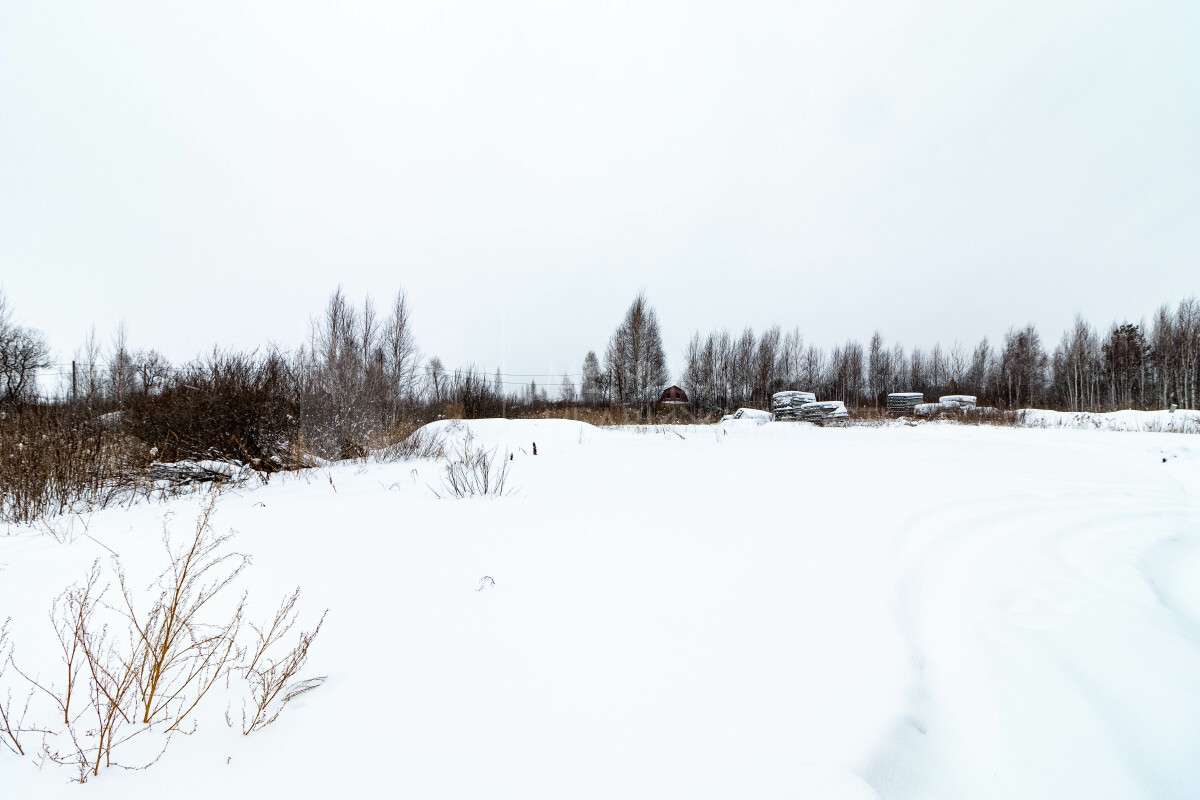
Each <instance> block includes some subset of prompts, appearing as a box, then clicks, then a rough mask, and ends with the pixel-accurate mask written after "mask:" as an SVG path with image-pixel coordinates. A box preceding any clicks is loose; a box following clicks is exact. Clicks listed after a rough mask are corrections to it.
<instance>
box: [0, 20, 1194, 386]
mask: <svg viewBox="0 0 1200 800" xmlns="http://www.w3.org/2000/svg"><path fill="white" fill-rule="evenodd" d="M339 283H340V284H341V285H342V286H343V287H344V288H345V290H346V292H347V293H348V294H349V295H350V296H351V297H353V298H361V297H362V296H363V295H365V294H366V293H368V292H369V293H371V294H372V295H374V296H375V298H376V299H377V300H378V301H379V302H380V303H387V302H388V300H389V298H390V296H391V295H392V294H394V292H395V291H396V289H397V288H399V287H404V288H405V289H406V290H407V291H408V294H409V298H410V301H411V303H412V306H413V310H414V314H415V325H416V333H417V337H418V342H419V344H420V346H421V348H422V350H423V352H424V353H425V354H426V355H434V354H436V355H438V356H440V357H441V358H442V360H443V361H444V362H446V363H447V364H448V365H451V366H453V365H457V364H463V363H466V362H474V363H476V364H478V365H480V366H482V367H484V368H486V369H488V370H489V371H491V370H493V369H495V367H496V366H497V365H501V364H502V365H503V366H504V368H505V371H506V372H512V373H559V372H563V371H568V372H578V371H579V368H580V364H581V362H582V360H583V357H584V355H585V354H586V353H587V351H588V350H589V349H595V350H596V351H597V352H601V353H602V352H603V347H604V344H605V342H606V341H607V339H608V337H609V335H610V334H611V332H612V329H613V328H614V327H615V326H616V324H617V323H618V322H619V320H620V318H621V316H622V314H623V313H624V311H625V309H626V308H627V306H628V305H629V303H630V301H631V300H632V299H633V297H634V295H635V294H636V293H637V292H638V291H639V290H645V292H646V294H647V296H648V297H649V299H650V302H651V303H652V305H653V306H654V307H655V308H656V309H657V311H658V314H659V317H660V320H661V323H662V327H663V333H664V342H665V345H666V347H667V353H668V357H669V362H670V363H669V366H670V368H671V369H672V372H673V373H674V374H676V375H677V374H678V371H679V369H680V368H681V366H682V363H681V362H682V352H683V348H684V345H685V344H686V342H687V339H688V338H689V337H690V336H691V335H692V333H694V332H695V331H697V330H701V331H704V332H707V331H709V330H711V329H713V328H717V327H729V328H731V329H734V330H740V329H741V328H742V327H744V326H746V325H751V326H753V327H754V328H755V330H756V331H757V330H761V329H762V328H764V327H765V326H767V325H770V324H772V323H779V324H781V325H783V326H784V327H785V328H791V327H792V326H795V325H798V326H799V327H800V329H801V331H802V332H803V333H804V335H805V337H806V339H807V340H808V341H812V342H816V343H818V344H821V345H822V346H829V345H832V344H834V343H838V342H842V341H845V340H846V339H847V338H851V337H853V338H857V339H860V340H862V341H864V342H865V340H866V339H868V338H869V337H870V335H871V333H872V331H873V330H874V329H876V328H878V329H880V330H881V331H882V333H883V335H884V337H885V338H886V340H887V341H888V342H889V343H891V342H895V341H900V342H902V343H903V344H904V345H905V346H912V345H914V344H919V345H922V346H928V345H929V344H932V343H933V342H935V341H941V342H943V343H944V344H947V345H949V344H950V343H952V342H953V341H954V340H956V339H957V340H960V341H962V342H964V343H974V342H975V341H977V340H978V339H979V338H980V337H981V336H985V335H986V336H989V337H992V338H993V339H995V338H996V337H999V336H1000V335H1002V334H1003V332H1004V330H1005V329H1007V328H1008V327H1009V326H1011V325H1019V324H1024V323H1026V322H1033V323H1035V324H1037V325H1038V326H1039V328H1040V329H1041V331H1042V335H1043V338H1044V339H1045V340H1047V342H1048V343H1050V344H1053V343H1054V342H1056V341H1057V339H1058V337H1059V335H1060V333H1061V331H1062V330H1063V328H1064V327H1065V326H1066V325H1067V324H1069V322H1070V320H1071V318H1072V317H1073V316H1074V314H1075V313H1077V312H1081V313H1083V314H1084V316H1085V317H1087V318H1088V319H1090V320H1091V321H1092V322H1094V323H1096V324H1098V325H1107V324H1108V323H1110V322H1112V321H1113V320H1114V319H1117V320H1121V319H1125V318H1132V319H1133V320H1135V321H1136V320H1137V319H1138V318H1140V317H1141V316H1143V315H1149V314H1151V313H1152V312H1153V311H1154V310H1155V308H1157V307H1158V306H1159V305H1160V304H1162V303H1171V304H1175V303H1177V302H1178V301H1179V300H1181V299H1182V298H1184V297H1186V296H1190V295H1192V294H1195V293H1197V292H1200V3H1197V2H1195V1H1194V0H1187V1H1186V2H1177V3H1167V2H1164V3H1155V2H1128V3H1124V2H1097V1H1096V0H1087V1H1086V2H1082V1H1081V2H1046V1H1045V0H1036V1H1035V2H1014V1H1013V0H1003V2H991V3H967V2H946V3H932V2H930V3H925V2H918V3H905V2H874V3H854V2H843V1H842V0H838V2H830V1H829V0H822V1H821V2H796V0H791V1H790V2H778V3H775V2H759V3H754V2H746V3H735V2H721V3H706V2H697V1H696V0H687V2H680V3H674V2H648V3H647V2H639V3H633V2H605V3H577V2H563V1H562V0H546V2H540V3H538V2H521V1H519V0H505V2H496V0H485V1H484V2H441V3H436V2H421V3H401V2H394V1H391V2H379V3H371V2H366V1H365V0H360V1H359V2H348V3H305V2H295V0H292V1H291V2H279V3H267V2H247V0H236V1H235V2H234V1H230V2H226V1H225V0H205V2H192V3H176V2H171V3H165V2H157V1H155V2H123V3H122V2H72V3H66V2H53V1H52V0H30V1H29V2H26V0H5V2H3V3H0V284H2V286H3V288H4V290H5V292H6V293H7V295H8V298H9V301H10V303H11V304H12V305H13V306H14V308H15V310H16V313H17V316H18V317H19V318H20V320H21V321H22V322H24V323H25V324H28V325H31V326H33V327H37V328H40V329H42V330H43V331H45V332H46V334H47V336H48V337H49V339H50V343H51V346H52V347H53V349H54V351H55V354H56V356H57V357H59V358H60V359H65V360H66V361H69V360H70V357H71V354H72V352H73V351H74V350H75V349H76V348H77V347H78V346H79V344H80V343H81V341H82V339H83V337H84V335H85V334H86V332H87V330H88V329H89V328H90V327H91V325H92V324H93V323H94V324H95V325H96V326H97V328H98V329H99V331H100V332H101V333H102V334H103V335H104V337H105V338H106V339H107V337H108V335H109V334H110V332H111V330H112V329H113V327H114V326H115V325H116V324H117V322H118V321H119V320H120V319H122V318H123V319H124V320H125V321H126V323H127V325H128V327H129V332H130V338H131V342H132V344H133V345H134V346H135V347H144V346H154V347H158V348H159V349H160V350H162V351H163V352H164V353H166V354H167V355H168V356H170V357H171V358H172V359H175V360H182V359H186V358H188V357H191V356H193V355H195V354H197V353H198V352H200V351H205V350H208V349H210V348H211V347H212V346H213V345H214V344H220V345H222V346H237V347H250V346H254V345H257V344H261V343H264V342H266V341H268V340H273V341H276V342H278V343H280V344H284V345H294V344H297V343H299V342H300V341H301V340H302V339H303V336H304V333H305V329H306V326H307V321H308V319H309V317H310V316H311V315H312V314H314V313H315V312H317V311H319V309H320V307H321V306H322V304H323V303H324V301H325V299H326V298H327V296H328V294H329V292H330V291H331V290H332V289H333V288H334V287H335V286H336V285H337V284H339Z"/></svg>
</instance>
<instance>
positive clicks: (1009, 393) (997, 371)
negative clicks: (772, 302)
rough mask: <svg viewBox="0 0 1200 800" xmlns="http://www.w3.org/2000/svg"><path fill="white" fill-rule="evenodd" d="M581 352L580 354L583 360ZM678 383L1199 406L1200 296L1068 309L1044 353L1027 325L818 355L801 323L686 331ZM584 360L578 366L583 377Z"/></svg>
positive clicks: (743, 392) (874, 340) (695, 390)
mask: <svg viewBox="0 0 1200 800" xmlns="http://www.w3.org/2000/svg"><path fill="white" fill-rule="evenodd" d="M589 358H590V355H589ZM683 363H684V367H683V371H682V373H681V375H680V385H681V387H682V388H683V389H684V391H685V392H687V394H688V398H689V400H690V402H691V403H692V405H693V406H694V407H695V408H696V409H697V410H713V411H717V410H728V409H731V408H736V407H739V406H751V407H753V406H757V407H760V408H766V407H768V404H769V401H770V397H771V395H772V394H773V393H775V392H777V391H781V390H785V389H800V390H804V391H812V392H815V393H816V394H817V396H818V397H819V398H821V399H830V400H842V401H845V402H846V403H848V404H851V405H855V406H860V407H862V406H873V407H881V406H883V405H884V404H885V401H886V397H887V395H888V393H890V392H922V393H924V394H925V395H926V396H927V398H929V399H935V398H936V397H937V396H939V395H945V394H971V395H975V396H976V397H977V398H978V400H979V402H980V404H983V405H990V406H995V407H999V408H1008V409H1012V408H1028V407H1042V408H1050V409H1057V410H1065V411H1111V410H1115V409H1123V408H1142V409H1145V408H1166V407H1169V406H1170V405H1172V404H1176V405H1179V406H1182V407H1185V408H1194V407H1196V405H1197V404H1200V396H1198V393H1200V301H1197V299H1196V298H1194V297H1193V298H1189V299H1186V300H1183V301H1182V302H1180V303H1179V304H1178V305H1177V306H1176V307H1174V308H1171V307H1168V306H1163V307H1161V308H1160V309H1159V310H1158V312H1157V313H1156V314H1155V315H1154V317H1153V318H1152V319H1151V321H1150V323H1149V324H1146V323H1139V324H1132V323H1128V322H1125V323H1120V324H1117V323H1114V324H1112V325H1111V326H1109V328H1108V329H1106V330H1104V331H1098V330H1097V329H1096V328H1095V327H1094V326H1093V325H1092V324H1091V323H1089V322H1087V321H1086V320H1084V319H1083V318H1082V317H1081V316H1077V317H1076V318H1075V321H1074V323H1073V325H1072V326H1071V328H1070V329H1068V330H1067V331H1065V332H1064V333H1063V334H1062V337H1061V338H1060V339H1059V341H1058V344H1057V345H1056V346H1054V348H1053V349H1048V348H1047V346H1046V344H1045V343H1044V342H1043V340H1042V337H1041V335H1040V333H1039V332H1038V330H1037V328H1036V327H1035V326H1034V325H1025V326H1023V327H1019V328H1010V329H1009V330H1008V332H1007V333H1005V335H1004V338H1003V339H1002V340H1001V341H1000V342H998V343H996V344H995V345H993V344H992V343H991V342H990V341H989V340H988V339H987V338H984V339H982V340H980V341H979V342H978V344H976V345H974V346H973V347H964V346H962V345H960V344H959V343H957V342H956V343H955V344H953V345H952V346H951V347H949V348H946V347H943V346H942V345H941V344H935V345H934V346H933V347H932V348H929V349H927V350H926V349H923V348H920V347H914V348H912V349H911V350H906V349H905V348H904V347H903V346H902V345H900V344H898V343H892V344H889V343H887V342H886V341H885V340H884V338H883V336H882V334H881V333H880V332H879V331H876V332H875V333H874V334H873V335H872V336H871V339H870V341H869V342H868V343H867V345H866V346H865V347H864V346H863V345H862V344H861V343H860V342H858V341H855V340H850V341H847V342H845V343H844V344H841V345H836V346H834V347H833V348H831V349H830V350H828V351H826V350H824V349H822V348H820V347H818V346H816V345H814V344H806V343H805V341H804V337H803V335H802V334H801V333H800V330H799V329H798V328H797V329H793V330H791V331H789V332H787V333H784V332H783V331H782V329H781V328H780V327H779V326H773V327H770V328H768V329H767V330H766V331H764V332H763V333H761V334H759V335H755V333H754V331H753V330H752V329H750V328H746V329H745V330H743V331H742V333H741V334H740V335H737V336H734V335H732V334H730V332H729V331H728V330H718V331H713V332H711V333H709V334H707V335H705V336H702V335H701V334H700V333H696V334H695V335H694V336H693V337H692V339H691V340H690V341H689V342H688V345H687V348H686V350H685V352H684V358H683ZM586 371H587V362H586V361H585V372H586Z"/></svg>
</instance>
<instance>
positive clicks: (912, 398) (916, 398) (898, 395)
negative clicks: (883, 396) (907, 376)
mask: <svg viewBox="0 0 1200 800" xmlns="http://www.w3.org/2000/svg"><path fill="white" fill-rule="evenodd" d="M923 402H925V395H923V394H921V393H920V392H892V393H891V394H889V395H888V396H887V411H888V413H889V414H901V415H907V414H911V413H913V410H914V409H915V408H916V407H917V406H918V405H919V404H921V403H923Z"/></svg>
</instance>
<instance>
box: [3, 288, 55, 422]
mask: <svg viewBox="0 0 1200 800" xmlns="http://www.w3.org/2000/svg"><path fill="white" fill-rule="evenodd" d="M48 366H50V348H49V347H48V346H47V345H46V339H45V337H44V336H42V333H41V332H40V331H36V330H33V329H32V328H25V327H22V326H20V325H17V324H16V323H15V322H13V319H12V310H11V308H10V307H9V305H8V300H7V298H6V297H5V296H4V293H3V291H0V405H3V404H15V403H19V402H22V401H24V400H28V399H29V398H30V397H31V396H32V395H33V392H34V389H35V387H36V385H37V373H38V370H41V369H45V368H46V367H48Z"/></svg>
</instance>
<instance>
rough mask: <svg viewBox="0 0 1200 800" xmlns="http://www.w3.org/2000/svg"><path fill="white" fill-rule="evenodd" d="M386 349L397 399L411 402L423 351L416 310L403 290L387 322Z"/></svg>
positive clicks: (389, 377)
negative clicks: (415, 323) (418, 338)
mask: <svg viewBox="0 0 1200 800" xmlns="http://www.w3.org/2000/svg"><path fill="white" fill-rule="evenodd" d="M383 348H384V354H385V360H386V367H387V375H388V380H389V382H390V383H391V386H392V390H393V391H394V392H395V394H396V397H397V398H403V399H405V400H407V399H411V398H412V396H413V395H414V393H415V390H416V378H417V365H418V363H419V362H420V352H419V351H418V350H417V341H416V336H415V335H414V334H413V329H412V311H411V309H410V308H409V305H408V295H407V294H406V293H405V292H404V290H403V289H401V290H400V291H398V292H396V299H395V300H394V301H393V303H392V312H391V314H390V315H389V316H388V318H387V321H386V322H385V323H384V328H383Z"/></svg>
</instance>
